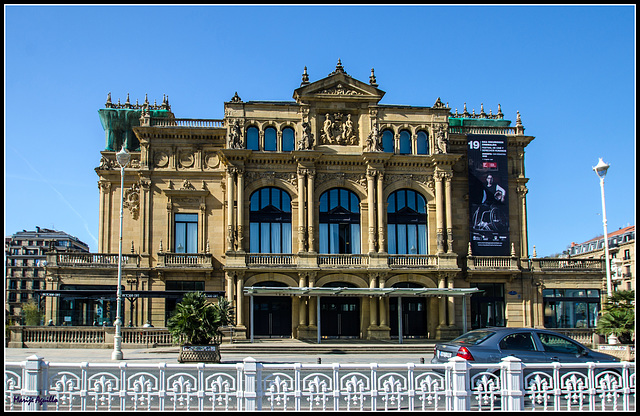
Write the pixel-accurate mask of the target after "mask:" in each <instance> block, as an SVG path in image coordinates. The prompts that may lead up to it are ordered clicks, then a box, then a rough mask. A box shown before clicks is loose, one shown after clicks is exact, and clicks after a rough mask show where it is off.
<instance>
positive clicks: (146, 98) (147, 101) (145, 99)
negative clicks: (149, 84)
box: [144, 93, 149, 106]
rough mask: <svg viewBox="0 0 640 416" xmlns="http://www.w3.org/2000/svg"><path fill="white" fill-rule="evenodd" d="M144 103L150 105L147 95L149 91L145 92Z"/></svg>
mask: <svg viewBox="0 0 640 416" xmlns="http://www.w3.org/2000/svg"><path fill="white" fill-rule="evenodd" d="M144 103H145V104H146V105H147V106H149V97H147V93H144Z"/></svg>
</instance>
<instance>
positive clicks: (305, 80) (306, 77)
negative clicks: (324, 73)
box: [300, 66, 309, 85]
mask: <svg viewBox="0 0 640 416" xmlns="http://www.w3.org/2000/svg"><path fill="white" fill-rule="evenodd" d="M308 83H309V74H307V67H306V66H305V67H304V72H303V73H302V82H301V83H300V85H307V84H308Z"/></svg>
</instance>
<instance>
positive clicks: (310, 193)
mask: <svg viewBox="0 0 640 416" xmlns="http://www.w3.org/2000/svg"><path fill="white" fill-rule="evenodd" d="M315 174H316V172H315V170H313V169H308V170H307V233H308V234H309V243H308V247H309V251H310V252H315V251H316V243H315V224H316V219H315V201H316V198H315V195H314V192H315V190H314V181H313V180H314V177H315Z"/></svg>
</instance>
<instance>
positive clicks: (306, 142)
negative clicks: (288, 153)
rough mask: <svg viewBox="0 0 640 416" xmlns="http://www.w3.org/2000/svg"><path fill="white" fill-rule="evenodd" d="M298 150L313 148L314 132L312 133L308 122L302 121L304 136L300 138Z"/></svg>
mask: <svg viewBox="0 0 640 416" xmlns="http://www.w3.org/2000/svg"><path fill="white" fill-rule="evenodd" d="M296 149H297V150H312V149H313V133H311V125H310V124H309V123H308V122H306V121H305V122H304V123H302V138H301V139H300V140H298V143H297V148H296Z"/></svg>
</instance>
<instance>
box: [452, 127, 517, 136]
mask: <svg viewBox="0 0 640 416" xmlns="http://www.w3.org/2000/svg"><path fill="white" fill-rule="evenodd" d="M449 132H450V133H456V134H517V128H516V127H479V126H463V127H449Z"/></svg>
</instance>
